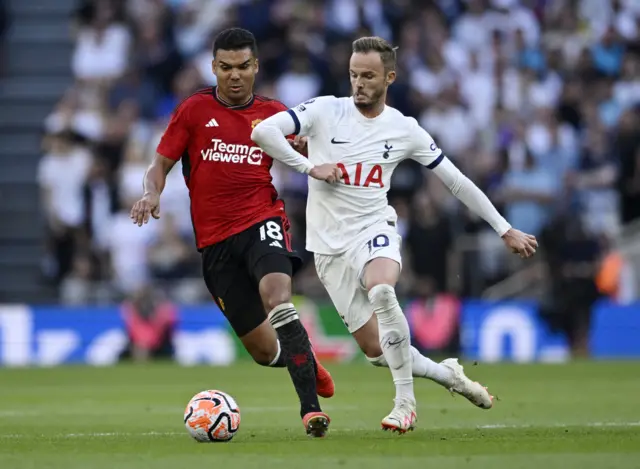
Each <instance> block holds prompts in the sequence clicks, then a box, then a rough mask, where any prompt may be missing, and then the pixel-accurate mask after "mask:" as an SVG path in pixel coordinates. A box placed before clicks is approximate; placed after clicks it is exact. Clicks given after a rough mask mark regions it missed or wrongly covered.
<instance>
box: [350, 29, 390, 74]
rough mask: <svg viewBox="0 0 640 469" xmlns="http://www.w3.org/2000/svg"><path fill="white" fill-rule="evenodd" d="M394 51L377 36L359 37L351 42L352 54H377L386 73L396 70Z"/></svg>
mask: <svg viewBox="0 0 640 469" xmlns="http://www.w3.org/2000/svg"><path fill="white" fill-rule="evenodd" d="M396 49H398V48H397V47H393V46H392V45H391V44H390V43H389V42H388V41H386V40H384V39H382V38H381V37H378V36H367V37H361V38H359V39H356V40H355V41H353V44H352V51H353V53H354V54H358V53H359V54H366V53H368V52H377V53H378V54H380V59H382V65H383V66H384V69H385V71H386V72H389V71H391V70H395V69H396Z"/></svg>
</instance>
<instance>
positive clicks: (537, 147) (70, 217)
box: [39, 0, 640, 303]
mask: <svg viewBox="0 0 640 469" xmlns="http://www.w3.org/2000/svg"><path fill="white" fill-rule="evenodd" d="M229 26H239V27H243V28H246V29H249V30H251V31H252V32H253V33H254V34H255V36H256V38H257V40H258V43H259V58H260V64H261V68H260V73H259V81H258V86H257V93H258V94H263V95H266V96H269V97H274V98H277V99H279V100H281V101H282V102H283V103H285V104H286V105H288V106H294V105H296V104H298V103H300V102H302V101H305V100H306V99H308V98H310V97H313V96H318V95H325V94H330V95H337V96H346V95H349V93H350V88H349V79H348V73H347V71H348V61H349V56H350V49H351V41H352V40H353V39H354V38H356V37H359V36H364V35H379V36H382V37H384V38H386V39H388V40H390V41H392V42H393V44H394V45H396V46H398V47H399V49H398V61H399V63H398V80H397V82H396V83H395V84H394V85H393V86H392V87H391V88H390V90H389V91H390V95H389V101H388V104H389V105H392V106H394V107H396V108H398V109H399V110H400V111H402V112H403V113H405V114H406V115H410V116H414V117H415V118H416V119H418V121H419V123H420V124H421V125H422V126H423V127H424V128H425V129H426V130H427V131H428V132H430V133H431V134H432V136H433V137H434V138H435V139H436V141H437V142H438V144H439V146H440V147H441V148H443V149H444V151H445V153H446V154H447V155H448V156H449V157H450V158H451V159H452V160H454V161H455V163H456V164H457V165H459V166H460V167H461V169H462V170H463V171H464V172H465V173H466V174H468V175H469V177H470V178H471V179H472V180H474V181H475V182H476V183H477V184H478V185H479V186H480V187H481V188H482V189H483V190H485V191H486V192H487V194H489V196H490V197H491V198H492V200H493V201H494V202H495V203H496V204H497V205H498V206H499V208H500V209H501V210H502V211H503V213H504V214H505V216H506V217H507V219H508V220H509V221H510V222H511V223H512V224H513V225H514V226H515V227H517V228H519V229H521V230H523V231H527V232H529V233H533V234H535V235H537V236H540V237H542V238H543V239H545V240H547V241H548V242H547V244H548V246H553V249H556V251H557V255H558V256H560V259H559V260H558V258H557V257H554V258H553V259H554V262H560V263H562V262H565V261H566V262H569V261H572V260H573V261H576V262H582V263H584V262H591V261H594V260H595V259H597V258H598V257H599V256H601V254H602V252H604V250H606V246H607V245H608V243H610V241H611V239H613V237H615V236H616V234H617V233H618V232H619V231H620V229H621V227H622V226H623V225H624V224H626V223H628V222H630V221H632V220H634V219H636V218H638V217H640V137H639V136H638V132H637V129H638V123H639V111H638V109H639V106H638V105H639V104H640V2H638V1H636V0H421V1H420V0H413V1H412V0H127V1H125V0H93V1H89V0H85V1H82V2H80V4H79V6H78V9H77V12H76V14H75V16H74V19H73V23H72V31H73V34H74V37H75V50H74V53H73V57H72V62H71V67H72V70H73V73H74V76H75V84H74V86H73V87H72V88H71V89H69V91H68V92H67V93H66V94H65V95H64V96H63V97H62V98H61V99H60V101H59V103H58V104H57V106H56V107H55V109H53V110H52V112H51V114H50V116H49V117H48V118H47V119H46V122H45V131H46V136H45V140H44V148H45V154H44V156H43V158H42V162H41V167H40V171H39V180H40V184H41V186H42V190H43V201H44V203H45V210H46V215H47V219H48V226H49V238H48V239H49V242H48V246H49V250H48V252H49V257H48V259H47V262H46V271H47V274H48V276H49V277H50V278H51V280H52V281H54V282H56V284H57V285H59V287H60V290H59V291H60V292H61V300H62V301H64V302H67V303H77V302H85V301H102V300H104V301H107V300H110V299H113V298H115V297H118V296H131V295H133V294H135V293H136V292H137V291H140V290H142V289H144V288H146V287H147V286H148V285H149V284H153V285H160V286H162V288H163V290H164V291H165V292H167V294H168V295H169V296H170V297H173V298H175V299H177V300H179V301H186V302H193V301H201V300H203V299H206V298H207V294H206V291H205V289H204V285H203V284H202V282H201V280H199V276H200V273H199V269H200V267H199V265H200V264H199V258H198V253H197V252H196V250H195V247H194V241H193V231H192V228H191V221H190V217H189V198H188V193H187V190H186V187H185V186H184V182H183V180H182V176H181V173H180V171H179V170H178V169H179V168H176V169H175V170H174V171H172V172H171V174H170V175H169V177H168V182H167V187H166V189H165V191H164V193H163V195H162V217H161V219H160V220H158V221H152V222H150V223H149V224H148V225H146V226H144V227H143V228H138V227H137V226H135V225H133V224H132V222H131V220H130V219H129V217H128V213H129V210H130V207H131V205H132V204H133V202H134V201H135V200H136V199H137V198H139V197H140V196H141V194H142V177H143V174H144V172H145V169H146V167H147V165H148V164H149V162H150V160H151V158H152V157H153V155H154V153H155V148H156V145H157V142H158V140H159V138H160V135H161V133H162V132H163V130H164V128H165V126H166V124H167V122H168V119H169V117H170V115H171V112H172V111H173V109H174V107H175V106H176V104H177V103H179V102H180V101H181V100H182V99H183V98H185V97H187V96H188V95H189V94H191V93H192V92H194V91H195V90H197V89H198V88H201V87H204V86H211V85H215V83H216V81H215V76H214V75H213V74H212V72H211V60H212V51H211V46H212V41H213V38H214V37H215V35H216V33H217V32H218V31H220V30H221V29H223V28H225V27H229ZM273 178H274V182H275V185H276V187H277V189H278V190H279V192H280V194H281V196H283V197H284V198H285V200H286V202H287V209H288V211H289V215H290V217H291V218H292V222H293V224H292V229H293V236H294V241H295V242H296V244H297V248H298V249H300V250H302V251H304V205H305V195H306V177H305V176H301V175H299V174H297V173H294V172H292V171H289V170H288V169H286V168H282V167H278V166H277V165H276V166H275V167H274V169H273ZM389 199H390V202H391V203H392V204H393V205H394V206H395V208H396V210H397V212H398V215H399V219H400V223H399V229H400V231H401V234H402V236H403V238H404V240H405V242H404V248H405V250H406V255H405V268H404V273H403V275H404V276H405V279H404V281H403V282H401V285H402V289H403V290H402V293H403V294H412V295H418V296H424V297H430V296H432V295H434V293H438V292H445V291H450V292H453V293H457V294H461V295H474V296H477V295H479V294H480V293H481V292H482V291H483V289H484V288H486V287H487V286H489V285H491V284H493V283H494V282H496V281H498V280H500V279H502V278H505V276H507V275H508V274H509V273H511V272H513V271H514V269H518V268H519V267H520V266H521V263H520V262H519V260H517V259H515V260H512V259H511V258H510V257H508V256H507V255H506V254H507V253H504V252H503V248H502V246H501V241H500V239H499V238H498V237H497V236H495V233H493V232H492V231H490V228H488V226H487V225H486V224H484V223H483V222H482V221H481V220H478V219H477V218H475V217H474V216H472V215H471V214H469V213H468V211H467V210H466V209H464V208H463V207H461V206H460V204H459V203H458V202H457V201H456V199H455V198H453V197H451V196H450V195H449V194H448V192H447V191H446V190H445V189H444V187H443V186H442V185H441V184H440V183H439V182H438V181H437V180H436V179H434V178H433V176H431V175H428V174H427V172H426V171H425V170H423V168H421V167H420V166H419V165H417V164H413V163H411V162H405V163H403V164H402V165H401V166H400V167H399V168H398V169H397V171H396V172H395V173H394V177H393V181H392V190H391V192H390V194H389ZM558 226H565V227H569V228H567V229H568V230H569V231H571V230H572V231H571V232H572V233H574V234H573V236H574V238H571V239H578V238H575V236H578V237H579V238H580V239H584V240H589V242H587V243H582V244H580V243H573V244H572V246H573V247H574V248H575V249H573V250H572V249H571V248H569V249H567V248H566V244H567V243H566V239H569V238H563V239H559V238H558V236H557V233H559V232H561V230H559V229H558ZM576 233H577V234H576ZM563 243H564V244H563ZM550 249H551V248H550ZM305 256H306V257H307V258H308V257H309V254H308V253H305ZM563 256H565V257H567V256H568V257H567V259H565V258H564V257H563ZM572 256H573V257H572ZM561 270H562V269H561ZM591 274H594V275H595V272H591ZM591 274H589V275H591ZM580 275H582V276H584V275H585V274H584V273H581V274H580ZM452 279H453V280H452ZM296 280H297V281H296V282H295V284H296V288H297V289H298V291H299V292H302V293H306V294H309V295H320V294H322V289H321V287H320V285H319V283H318V282H317V280H316V278H315V272H314V267H313V263H309V262H308V263H307V264H306V268H305V270H304V271H302V272H301V273H300V274H299V276H298V278H297V279H296Z"/></svg>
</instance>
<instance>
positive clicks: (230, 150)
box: [200, 138, 262, 165]
mask: <svg viewBox="0 0 640 469" xmlns="http://www.w3.org/2000/svg"><path fill="white" fill-rule="evenodd" d="M211 142H212V143H213V145H212V146H211V147H209V148H207V149H206V150H201V151H200V154H201V155H202V160H203V161H218V162H221V163H232V164H243V163H245V162H246V163H249V164H252V165H260V164H261V163H262V149H261V148H260V147H255V146H249V145H241V144H237V143H225V142H223V141H222V140H220V139H219V138H214V139H211Z"/></svg>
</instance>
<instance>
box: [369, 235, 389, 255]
mask: <svg viewBox="0 0 640 469" xmlns="http://www.w3.org/2000/svg"><path fill="white" fill-rule="evenodd" d="M367 246H369V252H371V251H373V250H374V249H377V248H386V247H387V246H389V237H388V236H387V235H383V234H379V235H378V236H376V237H375V238H373V239H370V240H369V241H367Z"/></svg>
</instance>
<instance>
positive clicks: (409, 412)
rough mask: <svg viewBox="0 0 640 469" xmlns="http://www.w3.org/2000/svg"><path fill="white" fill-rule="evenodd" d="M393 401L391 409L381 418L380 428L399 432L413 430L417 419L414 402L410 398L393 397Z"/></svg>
mask: <svg viewBox="0 0 640 469" xmlns="http://www.w3.org/2000/svg"><path fill="white" fill-rule="evenodd" d="M393 402H394V403H395V405H394V406H393V410H392V411H391V413H390V414H389V415H387V416H386V417H385V418H383V419H382V429H383V430H385V431H386V430H391V431H392V432H398V433H400V434H402V433H406V432H408V431H411V430H413V429H414V428H415V423H416V421H417V420H418V416H417V415H416V402H415V401H414V400H411V399H394V400H393Z"/></svg>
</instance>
